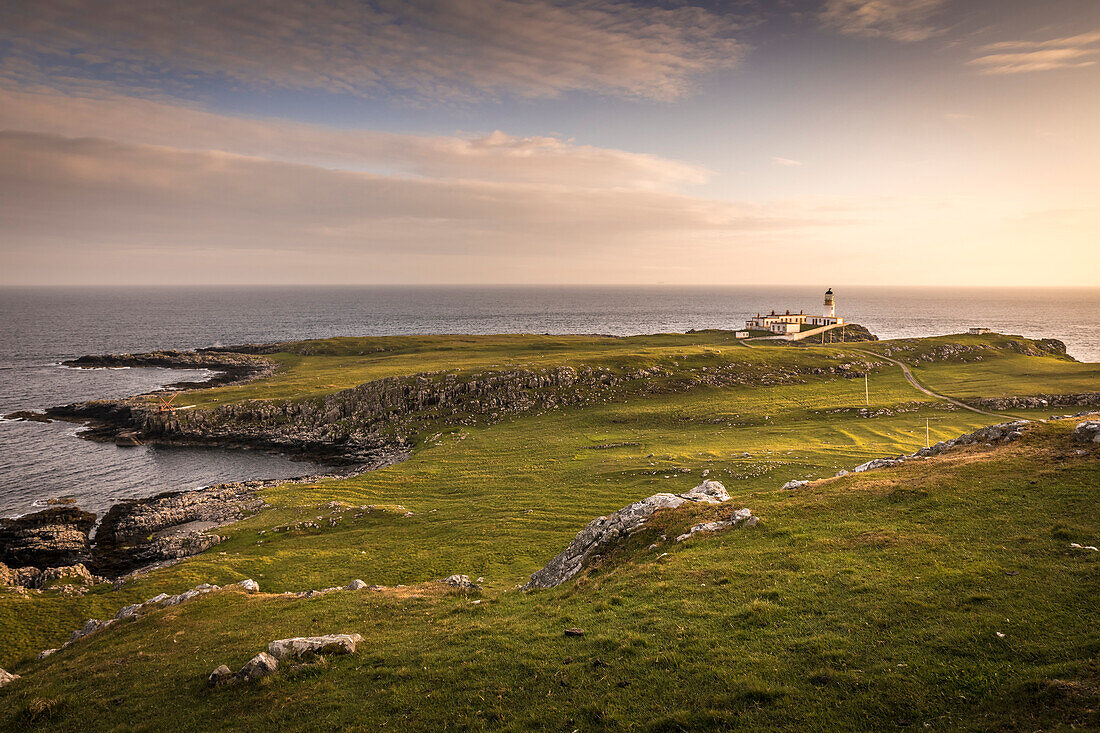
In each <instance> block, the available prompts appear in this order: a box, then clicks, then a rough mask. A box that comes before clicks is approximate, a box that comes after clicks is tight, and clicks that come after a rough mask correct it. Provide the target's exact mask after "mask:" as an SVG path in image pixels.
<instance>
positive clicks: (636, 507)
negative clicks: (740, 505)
mask: <svg viewBox="0 0 1100 733" xmlns="http://www.w3.org/2000/svg"><path fill="white" fill-rule="evenodd" d="M729 498H730V495H729V494H728V493H727V492H726V487H725V486H723V485H722V484H720V483H719V482H717V481H704V482H703V483H701V484H699V485H698V486H696V487H695V488H693V489H691V490H690V491H687V492H685V493H683V494H654V495H653V496H650V497H648V498H646V499H642V500H641V501H636V502H634V503H633V504H630V505H629V506H625V507H623V508H622V509H620V510H619V511H617V512H615V513H614V514H611V515H609V516H606V517H597V518H596V519H593V520H592V521H591V522H589V523H588V525H587V526H586V527H585V528H584V529H582V530H581V531H580V532H578V533H577V536H576V537H574V538H573V541H572V542H570V543H569V545H568V546H567V547H566V548H565V549H564V550H562V552H561V553H559V554H558V556H557V557H555V558H554V559H553V560H551V561H550V562H548V563H547V564H546V567H544V568H543V569H542V570H539V571H538V572H537V573H534V574H533V575H531V580H530V581H529V582H528V583H527V584H526V585H525V586H523V588H524V589H525V590H530V589H532V588H553V587H554V586H556V585H560V584H561V583H564V582H565V581H567V580H569V579H570V578H572V577H573V576H574V575H576V574H577V573H579V572H580V571H581V569H582V568H583V567H584V566H585V565H586V564H587V563H588V562H589V561H590V560H591V559H592V557H593V556H595V555H597V554H599V553H601V552H602V551H603V550H604V549H605V548H608V547H611V546H613V545H614V544H615V543H617V542H619V541H620V540H621V539H624V538H626V537H628V536H629V535H631V534H633V533H634V532H637V531H638V530H640V529H642V528H643V527H644V526H645V522H646V520H647V519H649V517H650V516H651V515H652V514H653V513H654V512H655V511H657V510H658V509H675V508H676V507H678V506H681V505H682V504H686V503H688V502H694V503H702V504H719V503H722V502H725V501H729Z"/></svg>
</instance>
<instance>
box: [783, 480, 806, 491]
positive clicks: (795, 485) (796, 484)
mask: <svg viewBox="0 0 1100 733" xmlns="http://www.w3.org/2000/svg"><path fill="white" fill-rule="evenodd" d="M808 483H810V482H809V481H799V480H798V479H792V480H791V481H788V482H787V483H785V484H783V486H781V487H780V488H782V489H784V490H786V491H791V490H792V489H800V488H802V487H803V486H805V485H807V484H808Z"/></svg>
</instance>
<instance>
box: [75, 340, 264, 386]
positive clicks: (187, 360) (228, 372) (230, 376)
mask: <svg viewBox="0 0 1100 733" xmlns="http://www.w3.org/2000/svg"><path fill="white" fill-rule="evenodd" d="M64 364H65V366H71V367H79V368H82V369H94V368H104V367H106V368H118V367H162V368H166V369H209V370H211V371H216V372H219V374H218V375H217V376H215V377H214V378H213V379H211V380H209V381H208V382H203V384H204V385H208V386H216V385H223V384H235V383H238V382H244V381H249V380H252V379H258V378H259V377H263V376H267V375H269V374H272V373H274V371H275V363H274V362H272V361H270V360H268V359H264V358H262V357H259V356H255V355H252V354H235V353H232V352H225V351H216V352H215V351H207V350H202V349H200V350H198V351H174V350H170V351H153V352H149V353H145V354H94V355H89V356H82V357H80V358H79V359H72V360H70V361H66V362H64Z"/></svg>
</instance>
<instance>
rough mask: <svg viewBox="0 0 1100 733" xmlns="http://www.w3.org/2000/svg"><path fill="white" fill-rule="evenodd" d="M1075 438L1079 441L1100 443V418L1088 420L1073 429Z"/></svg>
mask: <svg viewBox="0 0 1100 733" xmlns="http://www.w3.org/2000/svg"><path fill="white" fill-rule="evenodd" d="M1073 439H1074V440H1076V441H1077V442H1079V443H1100V420H1086V421H1085V422H1083V423H1079V424H1078V425H1077V427H1075V428H1074V429H1073Z"/></svg>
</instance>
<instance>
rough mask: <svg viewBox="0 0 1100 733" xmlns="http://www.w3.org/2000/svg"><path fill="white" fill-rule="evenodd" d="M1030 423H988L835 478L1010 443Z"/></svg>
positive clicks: (794, 485) (797, 484)
mask: <svg viewBox="0 0 1100 733" xmlns="http://www.w3.org/2000/svg"><path fill="white" fill-rule="evenodd" d="M1029 424H1030V421H1029V420H1016V421H1014V422H1006V423H1000V424H997V425H990V426H988V427H984V428H980V429H978V430H975V431H974V432H971V433H965V434H964V435H960V436H959V437H957V438H952V439H951V440H944V441H941V442H939V443H936V444H935V445H933V446H929V447H928V448H921V449H920V450H919V451H916V452H915V453H910V454H908V455H904V456H896V457H892V458H874V459H872V460H870V461H867V462H866V463H861V464H860V465H858V466H856V467H855V468H852V469H851V470H843V469H842V470H840V471H837V472H836V476H835V478H839V477H841V476H847V475H849V474H851V473H864V472H866V471H875V470H878V469H880V468H890V467H892V466H900V465H901V464H903V463H905V462H906V461H911V460H913V459H914V458H931V457H932V456H938V455H942V454H944V453H947V452H948V451H951V450H954V449H955V448H958V447H960V446H964V445H974V444H975V443H989V444H993V443H1011V442H1012V441H1014V440H1019V439H1020V438H1022V437H1023V435H1024V430H1025V429H1026V428H1027V426H1028V425H1029ZM809 483H810V482H809V481H798V480H793V481H788V482H787V483H785V484H783V486H782V488H784V489H798V488H801V487H803V486H806V485H807V484H809Z"/></svg>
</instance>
